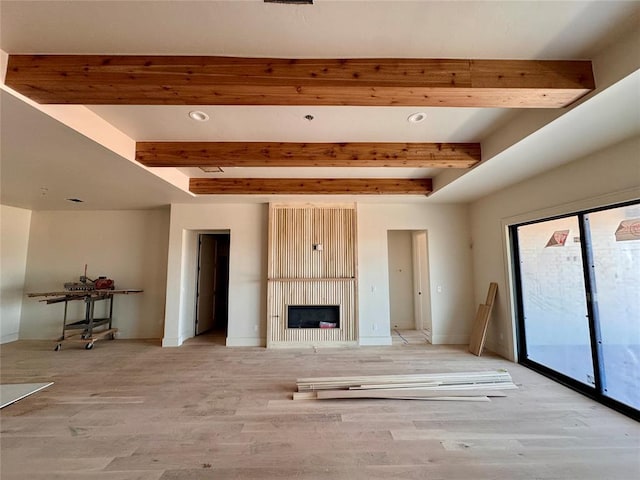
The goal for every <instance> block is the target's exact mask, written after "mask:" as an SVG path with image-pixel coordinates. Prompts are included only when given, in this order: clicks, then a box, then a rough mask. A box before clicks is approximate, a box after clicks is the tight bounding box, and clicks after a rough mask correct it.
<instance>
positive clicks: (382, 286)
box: [163, 204, 473, 346]
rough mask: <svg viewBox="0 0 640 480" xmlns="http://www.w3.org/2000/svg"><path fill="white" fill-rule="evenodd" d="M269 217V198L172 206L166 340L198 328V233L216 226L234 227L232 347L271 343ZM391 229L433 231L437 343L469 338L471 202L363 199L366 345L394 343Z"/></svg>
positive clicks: (173, 341) (362, 328) (361, 292)
mask: <svg viewBox="0 0 640 480" xmlns="http://www.w3.org/2000/svg"><path fill="white" fill-rule="evenodd" d="M267 217H268V206H267V205H266V204H263V205H256V204H218V205H184V204H175V205H172V207H171V228H170V240H169V259H168V268H167V303H166V316H165V333H164V339H163V345H165V346H177V345H180V344H181V343H182V342H183V341H184V340H185V339H186V338H189V337H191V336H193V334H194V329H193V324H194V323H193V322H194V315H195V312H194V308H195V295H194V286H195V258H196V237H197V233H198V232H211V231H229V232H230V233H231V247H230V260H229V329H228V337H227V345H229V346H251V345H254V346H255V345H265V338H266V296H267V294H266V286H267V281H266V280H267ZM388 230H428V231H429V252H430V266H431V285H432V286H433V287H432V288H433V289H434V291H433V292H432V293H431V297H432V316H433V332H434V343H466V342H467V341H468V335H469V324H470V321H471V319H472V317H473V306H472V292H473V289H472V283H471V282H472V275H471V265H472V261H471V251H470V248H469V244H470V239H469V230H468V212H467V208H466V207H465V206H456V205H424V204H401V205H400V204H399V205H380V204H375V205H367V204H361V205H359V206H358V262H359V264H358V275H359V277H358V296H359V298H358V302H359V335H360V344H361V345H386V344H390V343H391V336H390V320H389V288H388V287H389V283H388V258H387V257H388V248H387V231H388ZM437 286H441V288H442V292H441V293H437V290H435V289H437Z"/></svg>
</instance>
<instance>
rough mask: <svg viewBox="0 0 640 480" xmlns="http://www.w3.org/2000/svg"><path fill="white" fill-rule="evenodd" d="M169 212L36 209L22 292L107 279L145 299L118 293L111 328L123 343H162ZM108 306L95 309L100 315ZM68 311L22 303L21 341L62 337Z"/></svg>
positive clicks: (78, 312) (75, 312)
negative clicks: (126, 340)
mask: <svg viewBox="0 0 640 480" xmlns="http://www.w3.org/2000/svg"><path fill="white" fill-rule="evenodd" d="M168 236H169V212H168V210H167V209H164V210H129V211H34V212H33V213H32V219H31V235H30V240H29V254H28V257H27V274H26V281H25V292H45V291H50V290H59V289H61V288H62V287H63V284H64V283H65V282H70V281H78V277H79V276H80V275H82V274H83V270H84V265H85V263H86V264H88V270H87V276H88V277H90V278H95V277H97V276H99V275H105V276H107V277H109V278H113V279H114V280H115V286H116V288H142V289H144V292H143V293H140V294H134V295H117V296H116V298H115V302H114V319H115V320H114V326H115V327H117V328H118V329H119V335H120V337H121V338H160V337H161V336H162V329H163V323H164V303H165V291H166V284H165V281H166V262H167V260H166V259H167V246H168ZM107 304H108V302H98V303H96V316H99V315H100V316H101V315H102V314H103V313H106V312H105V311H104V310H105V308H104V307H106V305H107ZM69 310H70V311H69V316H70V319H76V318H77V319H81V318H83V312H82V302H72V303H70V304H69ZM63 312H64V305H63V304H61V303H59V304H52V305H46V304H45V303H42V302H38V300H37V299H34V298H25V299H24V301H23V306H22V317H21V325H20V338H21V339H55V338H57V337H59V336H60V334H61V329H62V317H63Z"/></svg>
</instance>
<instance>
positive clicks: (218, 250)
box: [195, 233, 231, 340]
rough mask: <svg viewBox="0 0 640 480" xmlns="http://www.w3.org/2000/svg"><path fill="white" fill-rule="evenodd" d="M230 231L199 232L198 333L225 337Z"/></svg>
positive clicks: (227, 315) (197, 278) (197, 279)
mask: <svg viewBox="0 0 640 480" xmlns="http://www.w3.org/2000/svg"><path fill="white" fill-rule="evenodd" d="M230 239H231V236H230V234H229V233H201V234H199V235H198V263H197V270H196V271H197V273H196V275H197V277H196V316H195V335H196V336H198V335H205V334H206V335H207V336H212V337H221V338H222V339H223V340H224V338H226V335H227V329H228V322H229V245H230Z"/></svg>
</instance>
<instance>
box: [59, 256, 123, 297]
mask: <svg viewBox="0 0 640 480" xmlns="http://www.w3.org/2000/svg"><path fill="white" fill-rule="evenodd" d="M79 280H80V281H79V282H66V283H65V284H64V289H65V290H68V291H70V292H87V291H91V290H113V289H114V282H113V280H111V279H110V278H107V277H104V276H100V277H98V278H96V279H95V280H92V279H90V278H89V277H87V264H86V263H85V264H84V275H81V276H80V279H79Z"/></svg>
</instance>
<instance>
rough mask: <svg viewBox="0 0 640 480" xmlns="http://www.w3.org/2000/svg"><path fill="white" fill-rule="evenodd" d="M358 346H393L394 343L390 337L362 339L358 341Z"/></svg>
mask: <svg viewBox="0 0 640 480" xmlns="http://www.w3.org/2000/svg"><path fill="white" fill-rule="evenodd" d="M358 344H359V345H360V346H362V347H364V346H375V345H392V344H393V341H392V340H391V336H390V335H389V336H388V337H360V338H359V339H358Z"/></svg>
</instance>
